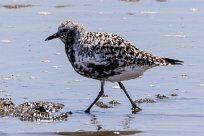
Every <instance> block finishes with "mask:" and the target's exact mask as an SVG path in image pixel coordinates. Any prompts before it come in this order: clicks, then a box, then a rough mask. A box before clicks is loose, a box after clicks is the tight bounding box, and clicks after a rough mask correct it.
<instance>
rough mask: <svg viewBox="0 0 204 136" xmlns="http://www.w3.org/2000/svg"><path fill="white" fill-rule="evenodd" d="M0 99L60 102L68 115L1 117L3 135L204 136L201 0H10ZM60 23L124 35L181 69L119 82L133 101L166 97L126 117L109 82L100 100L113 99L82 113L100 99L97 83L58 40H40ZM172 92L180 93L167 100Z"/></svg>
mask: <svg viewBox="0 0 204 136" xmlns="http://www.w3.org/2000/svg"><path fill="white" fill-rule="evenodd" d="M12 3H21V4H31V5H34V6H31V7H25V8H19V9H8V8H5V7H2V6H1V7H0V17H1V23H0V54H1V57H0V64H1V66H0V98H11V99H12V100H13V101H14V102H15V103H16V104H21V103H23V102H25V101H39V100H40V101H53V102H59V103H63V104H64V105H65V108H64V109H63V110H62V112H63V111H72V112H73V114H72V115H71V116H70V117H69V119H68V121H56V122H21V121H20V120H18V119H16V118H12V117H5V118H0V135H6V136H10V135H22V134H24V135H30V134H32V135H58V134H57V133H55V132H77V131H85V132H89V131H97V129H101V130H103V131H105V130H107V131H113V132H114V131H128V132H129V131H134V132H139V133H128V134H131V135H138V136H155V135H156V136H165V135H167V136H170V135H179V136H180V135H185V136H188V135H189V136H191V135H197V136H201V135H203V133H204V130H203V126H204V105H203V103H204V92H203V90H204V71H203V69H202V68H203V66H204V64H203V59H204V58H203V50H204V46H203V44H204V39H203V35H204V27H203V24H204V20H203V18H204V7H203V1H202V0H196V1H195V0H185V1H176V0H171V1H170V0H166V1H165V0H164V1H163V2H160V1H159V0H157V1H156V0H149V1H145V0H140V1H135V2H130V1H128V0H127V1H123V0H121V1H120V0H90V1H83V0H79V1H77V2H76V1H74V0H70V1H66V0H60V1H57V2H56V1H48V0H43V1H42V0H35V1H31V0H17V1H15V2H14V1H12V0H7V1H2V2H0V5H5V4H12ZM64 20H73V21H78V22H81V23H83V24H84V26H86V28H87V30H88V31H107V32H112V33H115V34H118V35H121V36H122V37H124V38H125V39H127V40H128V41H130V42H131V43H133V44H134V45H135V46H137V47H138V48H139V49H142V50H146V51H148V52H152V53H154V54H158V55H162V56H166V57H170V58H175V59H180V60H183V61H184V62H185V64H184V65H183V66H172V67H159V68H154V69H152V70H149V71H147V72H146V73H145V74H144V76H142V77H141V78H138V79H136V80H131V81H127V82H124V84H125V86H126V88H127V90H128V92H129V94H130V96H131V97H132V98H133V99H134V100H136V99H139V98H146V97H148V98H155V94H158V93H160V94H165V95H167V96H169V99H166V100H160V101H158V102H157V103H149V104H142V105H140V107H141V108H142V109H143V110H142V111H141V112H139V113H138V114H134V115H133V114H131V112H130V108H131V107H130V104H129V101H128V100H127V98H126V96H125V95H124V94H123V92H122V91H121V90H120V89H118V87H117V84H112V83H107V84H106V87H105V93H106V94H108V96H109V97H104V98H102V99H101V100H102V101H104V102H109V101H111V100H113V99H114V100H118V101H119V102H120V103H121V104H120V105H118V106H116V107H114V108H109V109H101V108H99V107H96V106H94V107H93V109H92V111H91V115H87V114H85V113H83V110H85V109H86V108H87V107H88V106H89V104H91V102H92V101H93V99H94V98H95V97H96V95H97V94H98V91H99V88H100V84H99V82H98V81H95V80H92V79H86V78H84V77H81V76H79V75H78V74H76V73H75V72H74V70H73V68H72V67H71V65H70V63H69V62H68V61H67V58H66V55H65V52H64V47H63V44H62V43H61V41H59V40H53V41H50V42H44V39H45V38H46V37H47V36H49V35H51V34H53V33H55V32H56V31H57V26H58V25H59V24H60V23H61V22H62V21H64ZM171 93H177V94H178V96H176V97H171V96H170V94H171Z"/></svg>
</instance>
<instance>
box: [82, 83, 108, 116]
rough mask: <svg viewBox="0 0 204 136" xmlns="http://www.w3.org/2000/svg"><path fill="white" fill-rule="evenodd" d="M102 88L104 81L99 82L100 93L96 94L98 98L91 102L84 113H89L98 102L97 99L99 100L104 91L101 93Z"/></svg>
mask: <svg viewBox="0 0 204 136" xmlns="http://www.w3.org/2000/svg"><path fill="white" fill-rule="evenodd" d="M103 86H104V81H101V91H100V92H99V93H98V96H97V97H96V99H95V100H94V101H93V103H92V104H91V105H90V106H89V107H88V108H87V109H86V110H85V111H84V112H86V113H90V109H91V108H92V107H93V106H94V104H95V103H96V102H97V101H98V99H100V97H101V96H102V95H103V93H104V91H103Z"/></svg>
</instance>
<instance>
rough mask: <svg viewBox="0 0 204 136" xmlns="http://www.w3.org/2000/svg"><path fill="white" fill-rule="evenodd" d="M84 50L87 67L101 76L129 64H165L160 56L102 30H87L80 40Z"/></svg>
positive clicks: (113, 73) (113, 72) (151, 65)
mask: <svg viewBox="0 0 204 136" xmlns="http://www.w3.org/2000/svg"><path fill="white" fill-rule="evenodd" d="M82 42H83V43H82V45H83V46H84V51H85V52H86V55H88V57H87V56H86V57H84V58H88V59H87V60H83V62H84V64H85V65H87V66H88V67H89V68H90V67H91V68H93V69H94V70H95V71H96V72H97V73H100V74H102V75H101V76H102V77H103V76H104V77H105V76H107V75H108V76H110V75H115V74H120V73H115V72H116V71H114V70H115V69H117V68H120V67H126V66H130V65H136V66H147V69H148V67H149V68H151V67H154V66H157V65H166V62H165V60H164V59H162V58H161V57H157V56H154V55H152V54H150V53H147V52H144V51H140V50H139V49H137V48H136V47H135V46H133V45H131V44H130V43H129V42H128V41H125V40H124V39H123V38H121V37H120V36H118V35H114V34H111V33H103V32H89V33H87V36H86V37H84V39H83V41H82Z"/></svg>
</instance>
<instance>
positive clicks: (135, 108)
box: [132, 105, 142, 114]
mask: <svg viewBox="0 0 204 136" xmlns="http://www.w3.org/2000/svg"><path fill="white" fill-rule="evenodd" d="M141 110H142V109H141V108H139V107H137V106H136V105H133V106H132V114H135V113H137V112H139V111H141Z"/></svg>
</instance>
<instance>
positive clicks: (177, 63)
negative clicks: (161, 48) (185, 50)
mask: <svg viewBox="0 0 204 136" xmlns="http://www.w3.org/2000/svg"><path fill="white" fill-rule="evenodd" d="M163 59H164V60H165V61H166V63H167V64H170V65H182V64H183V63H184V62H183V61H180V60H175V59H169V58H163Z"/></svg>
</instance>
